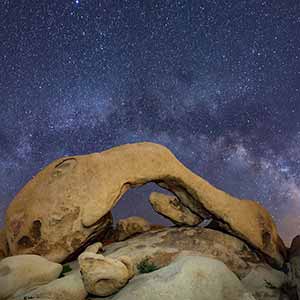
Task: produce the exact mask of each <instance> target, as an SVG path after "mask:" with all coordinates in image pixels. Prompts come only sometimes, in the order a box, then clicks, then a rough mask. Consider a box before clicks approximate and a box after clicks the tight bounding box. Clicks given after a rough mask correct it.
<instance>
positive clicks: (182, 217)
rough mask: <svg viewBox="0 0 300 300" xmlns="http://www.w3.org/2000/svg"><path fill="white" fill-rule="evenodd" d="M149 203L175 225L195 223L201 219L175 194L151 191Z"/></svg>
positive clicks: (198, 222)
mask: <svg viewBox="0 0 300 300" xmlns="http://www.w3.org/2000/svg"><path fill="white" fill-rule="evenodd" d="M149 200H150V203H151V205H152V207H153V209H154V210H155V211H156V212H158V213H159V214H161V215H163V216H165V217H167V218H168V219H170V220H171V221H172V222H173V223H175V224H176V225H191V226H193V225H197V224H200V223H201V221H202V219H201V218H200V217H199V216H197V215H196V214H194V213H192V212H191V211H190V210H189V209H188V208H187V207H185V206H184V205H183V204H182V203H181V202H180V200H179V199H178V198H177V197H176V196H171V195H165V194H162V193H157V192H153V193H151V195H150V198H149Z"/></svg>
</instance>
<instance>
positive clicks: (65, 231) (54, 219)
mask: <svg viewBox="0 0 300 300" xmlns="http://www.w3.org/2000/svg"><path fill="white" fill-rule="evenodd" d="M148 182H155V183H157V184H158V185H159V186H161V187H164V188H166V189H168V190H170V191H172V192H173V193H174V194H176V196H177V197H178V198H179V199H180V201H182V203H183V204H184V205H185V206H187V207H188V208H189V209H190V210H191V211H192V212H194V213H195V214H197V215H199V216H200V217H202V218H204V219H206V218H210V217H212V218H214V219H215V220H217V221H218V222H219V225H220V227H222V228H223V230H225V231H227V232H230V233H231V234H233V235H235V236H237V237H239V238H240V239H242V240H244V241H246V242H247V243H248V244H249V245H251V246H252V247H255V248H256V249H258V250H260V251H261V252H262V253H264V254H265V255H266V257H267V258H268V259H269V262H270V263H271V264H274V265H277V266H279V267H280V266H282V264H283V262H284V258H285V256H286V248H285V246H284V244H283V242H282V240H281V239H280V237H279V235H278V232H277V229H276V226H275V224H274V222H273V221H272V218H271V216H270V214H269V213H268V212H267V211H266V210H265V209H264V208H263V207H262V206H261V205H260V204H258V203H257V202H254V201H250V200H239V199H236V198H234V197H232V196H230V195H229V194H227V193H225V192H223V191H221V190H219V189H217V188H215V187H213V186H212V185H210V184H209V183H208V182H207V181H205V180H204V179H202V178H201V177H200V176H198V175H196V174H194V173H193V172H191V171H190V170H189V169H187V168H186V167H185V166H184V165H183V164H182V163H180V162H179V161H178V160H177V159H176V157H175V156H174V155H173V154H172V153H171V152H170V150H168V149H167V148H166V147H164V146H162V145H159V144H154V143H147V142H146V143H136V144H127V145H122V146H119V147H115V148H112V149H110V150H106V151H103V152H101V153H94V154H90V155H82V156H74V157H63V158H61V159H58V160H56V161H54V162H52V163H51V164H50V165H48V166H47V167H46V168H44V169H43V170H42V171H41V172H39V173H38V174H37V175H36V176H35V177H34V178H33V179H32V180H30V181H29V182H28V183H27V184H26V185H25V187H24V188H23V189H22V190H21V191H20V192H19V193H18V194H17V195H16V197H15V198H14V199H13V201H12V202H11V203H10V205H9V207H8V209H7V212H6V230H7V237H8V243H9V249H10V252H11V253H12V254H13V255H16V254H22V253H37V254H41V255H43V256H46V257H47V258H49V259H50V260H52V261H57V262H60V261H62V260H64V259H65V258H66V257H67V256H68V255H70V254H71V253H72V252H74V250H75V249H77V248H79V247H80V246H81V245H82V244H83V243H85V241H86V240H87V239H88V238H89V237H90V236H91V235H94V234H95V233H96V232H98V233H100V232H102V231H103V230H104V228H106V226H107V224H108V223H109V222H108V221H107V218H108V217H106V218H104V216H107V214H108V213H109V212H110V210H111V209H112V208H113V207H114V206H115V205H116V203H117V202H118V200H119V199H120V198H121V196H122V195H123V194H124V193H125V192H126V191H127V190H128V189H130V188H132V187H138V186H141V185H143V184H145V183H148ZM103 218H104V219H105V220H103Z"/></svg>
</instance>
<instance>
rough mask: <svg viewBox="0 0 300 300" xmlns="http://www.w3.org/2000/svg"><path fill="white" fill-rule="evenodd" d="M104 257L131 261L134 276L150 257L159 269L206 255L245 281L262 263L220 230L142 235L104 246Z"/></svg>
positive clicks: (181, 229)
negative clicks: (182, 259) (128, 258)
mask: <svg viewBox="0 0 300 300" xmlns="http://www.w3.org/2000/svg"><path fill="white" fill-rule="evenodd" d="M102 254H103V255H105V257H110V258H118V257H120V256H128V257H130V258H131V260H132V262H133V265H134V270H135V273H136V274H138V273H139V268H138V265H139V264H140V263H141V262H142V261H144V260H145V259H146V258H149V260H150V261H151V263H153V264H154V265H155V266H157V267H158V268H161V267H164V266H166V265H169V264H170V263H171V262H172V261H174V260H175V259H176V258H177V257H178V256H182V255H195V256H199V255H200V256H207V257H211V258H215V259H218V260H220V261H222V262H224V263H225V264H226V265H227V267H228V268H229V269H230V270H231V271H232V272H234V273H235V274H236V275H237V276H238V277H239V278H244V277H245V276H246V275H247V274H248V273H249V272H250V271H251V270H252V269H253V268H254V267H255V266H257V265H259V264H262V265H264V261H263V260H262V258H260V257H259V256H258V255H257V254H256V253H255V252H254V251H253V250H252V249H251V248H249V247H248V246H247V244H246V243H245V242H243V241H241V240H239V239H238V238H236V237H234V236H231V235H229V234H225V233H222V232H220V231H216V230H212V229H208V228H201V227H173V228H164V229H159V230H156V231H149V232H146V233H142V234H140V235H138V236H136V237H133V238H130V239H128V240H125V241H122V242H117V243H113V244H110V245H107V246H104V247H103V250H102Z"/></svg>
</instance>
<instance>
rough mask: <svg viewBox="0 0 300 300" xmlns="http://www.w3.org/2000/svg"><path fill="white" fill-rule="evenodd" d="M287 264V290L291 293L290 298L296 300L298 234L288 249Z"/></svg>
mask: <svg viewBox="0 0 300 300" xmlns="http://www.w3.org/2000/svg"><path fill="white" fill-rule="evenodd" d="M289 266H290V273H289V280H290V281H289V290H290V292H291V294H293V299H292V300H298V299H300V235H297V236H296V237H294V239H293V241H292V244H291V247H290V249H289ZM291 298H292V297H291Z"/></svg>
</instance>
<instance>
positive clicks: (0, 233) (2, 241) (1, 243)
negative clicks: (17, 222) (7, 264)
mask: <svg viewBox="0 0 300 300" xmlns="http://www.w3.org/2000/svg"><path fill="white" fill-rule="evenodd" d="M8 255H9V249H8V243H7V239H6V232H5V229H4V228H1V229H0V260H1V259H3V258H4V257H7V256H8Z"/></svg>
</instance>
